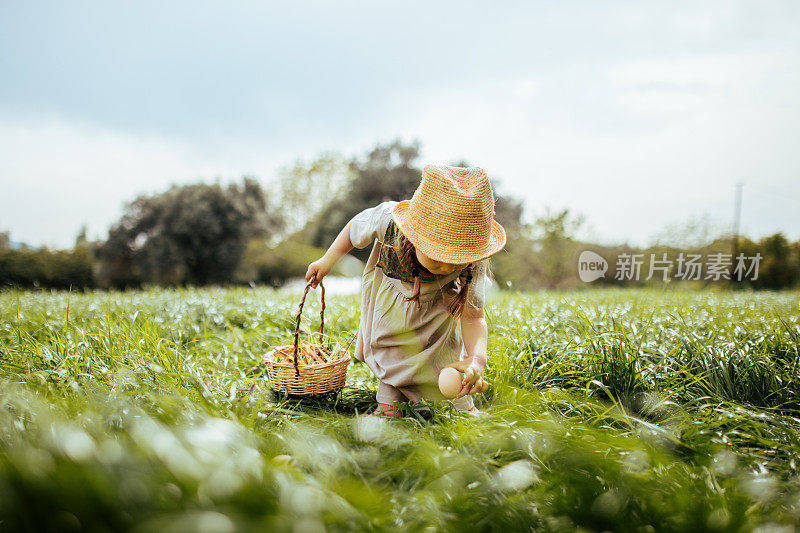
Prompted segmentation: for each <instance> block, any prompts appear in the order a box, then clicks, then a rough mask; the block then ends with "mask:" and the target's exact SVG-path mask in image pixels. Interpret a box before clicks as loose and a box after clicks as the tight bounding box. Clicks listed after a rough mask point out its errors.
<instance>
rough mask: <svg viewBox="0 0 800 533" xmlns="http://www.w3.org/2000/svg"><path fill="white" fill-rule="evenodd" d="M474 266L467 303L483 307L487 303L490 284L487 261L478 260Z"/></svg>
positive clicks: (479, 307)
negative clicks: (487, 290)
mask: <svg viewBox="0 0 800 533" xmlns="http://www.w3.org/2000/svg"><path fill="white" fill-rule="evenodd" d="M473 268H474V270H473V274H472V282H471V283H470V285H471V287H470V290H469V292H468V293H467V303H468V304H469V305H470V306H471V307H475V308H478V309H483V307H484V305H485V303H486V289H487V287H488V285H489V273H488V264H487V261H486V260H482V261H478V262H477V263H476V264H475V265H474V267H473Z"/></svg>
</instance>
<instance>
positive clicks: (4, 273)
mask: <svg viewBox="0 0 800 533" xmlns="http://www.w3.org/2000/svg"><path fill="white" fill-rule="evenodd" d="M93 268H94V258H93V254H92V250H91V247H90V245H88V244H82V245H77V246H75V247H74V248H72V249H70V250H49V249H47V248H43V249H39V250H34V249H32V248H26V247H23V248H17V249H12V248H3V247H0V287H3V286H16V287H41V288H52V289H69V288H70V287H72V288H75V289H78V288H92V287H93V286H94V276H93Z"/></svg>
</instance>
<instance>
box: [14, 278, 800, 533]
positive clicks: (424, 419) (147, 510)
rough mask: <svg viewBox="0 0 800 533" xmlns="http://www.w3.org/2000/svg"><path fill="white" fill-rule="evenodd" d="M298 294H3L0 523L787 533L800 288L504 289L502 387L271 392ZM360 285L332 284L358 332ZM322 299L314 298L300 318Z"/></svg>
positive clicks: (358, 370) (351, 373) (495, 312)
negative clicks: (382, 396) (461, 399)
mask: <svg viewBox="0 0 800 533" xmlns="http://www.w3.org/2000/svg"><path fill="white" fill-rule="evenodd" d="M298 302H299V294H298V293H297V292H296V291H287V290H283V291H273V290H270V289H245V288H235V289H181V290H158V289H153V290H148V291H142V292H127V293H126V292H96V293H91V292H90V293H69V292H44V291H40V292H17V291H5V292H0V531H18V530H22V531H25V530H27V531H78V530H85V531H142V532H144V531H167V532H169V531H214V532H217V531H219V532H224V531H297V532H317V531H320V532H321V531H354V530H358V531H385V530H392V531H530V530H533V531H575V530H579V531H605V530H614V531H636V532H647V531H737V532H739V531H759V532H768V531H769V532H778V531H794V530H795V528H796V527H797V525H798V524H800V465H799V464H798V461H799V460H800V459H798V458H800V419H799V418H798V417H799V416H800V354H799V353H798V350H799V348H798V347H799V346H800V323H799V322H798V321H800V304H799V302H800V293H798V292H777V293H769V292H760V293H752V292H741V293H737V292H689V291H682V290H678V289H674V288H672V287H667V289H666V290H655V289H642V290H639V289H636V290H633V289H632V290H587V291H574V292H537V293H513V292H503V293H499V294H496V295H494V296H493V297H492V298H490V300H489V301H488V304H487V309H486V313H487V320H488V323H489V330H490V339H489V366H488V368H487V373H486V378H487V380H488V381H489V382H490V383H491V387H490V389H489V391H488V392H486V393H484V394H480V395H476V397H475V401H476V404H477V405H478V406H479V407H480V408H481V409H483V410H484V411H486V412H487V413H488V414H487V415H486V416H483V417H477V418H476V417H471V416H467V415H463V414H461V413H458V412H457V411H455V410H454V409H453V408H452V407H451V406H450V404H448V403H446V402H442V403H435V402H430V405H429V406H430V407H431V411H430V412H429V413H424V414H420V413H417V412H414V411H411V410H406V411H405V414H406V416H404V417H403V418H401V419H396V420H386V419H379V418H376V417H370V416H365V414H367V413H370V412H371V411H372V410H373V409H374V407H375V405H376V404H375V399H374V395H375V388H376V381H375V378H374V377H373V376H372V374H371V373H370V372H369V370H368V369H367V368H366V366H365V365H363V364H361V363H359V362H357V361H354V362H353V364H351V365H350V367H349V370H348V378H347V384H346V386H345V388H344V390H343V391H341V393H340V394H330V395H326V396H323V397H320V398H310V399H298V398H293V397H285V396H284V395H280V394H275V393H273V392H272V391H270V390H269V388H268V387H267V383H266V380H265V377H264V375H263V367H261V366H259V361H260V360H261V358H262V357H263V355H264V353H265V352H266V351H267V350H268V349H269V347H270V346H274V345H281V344H287V343H288V342H289V339H290V336H291V333H292V332H293V331H294V323H293V319H294V314H295V312H296V309H297V304H298ZM357 303H358V296H357V295H349V296H343V295H342V296H335V295H331V296H329V297H328V298H327V311H326V328H327V329H326V331H327V332H328V333H330V334H331V335H333V336H334V337H338V338H342V339H347V338H349V336H350V335H351V334H352V333H353V332H355V330H356V328H357V325H358V305H357ZM318 312H319V302H318V299H317V298H316V297H315V295H313V294H312V295H311V296H310V297H309V299H308V301H307V303H306V313H305V314H306V315H307V316H308V317H309V319H311V324H312V325H313V324H314V323H315V322H314V321H313V319H314V318H315V317H316V315H317V314H318Z"/></svg>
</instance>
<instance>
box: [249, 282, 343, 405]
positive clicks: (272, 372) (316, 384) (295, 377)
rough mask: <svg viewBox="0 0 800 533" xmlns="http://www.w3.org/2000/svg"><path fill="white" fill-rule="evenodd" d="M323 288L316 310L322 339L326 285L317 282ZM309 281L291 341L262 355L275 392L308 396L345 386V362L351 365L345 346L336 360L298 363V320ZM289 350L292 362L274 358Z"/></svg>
mask: <svg viewBox="0 0 800 533" xmlns="http://www.w3.org/2000/svg"><path fill="white" fill-rule="evenodd" d="M319 286H320V288H321V289H322V311H320V313H319V334H320V340H322V335H323V330H324V328H325V287H324V286H323V285H322V282H320V283H319ZM310 288H311V282H309V283H308V284H307V285H306V290H305V291H304V292H303V299H302V300H301V301H300V309H299V310H298V311H297V319H296V321H295V322H296V324H295V328H294V343H293V344H289V345H286V346H278V347H277V348H274V349H273V350H271V351H270V352H269V353H267V355H266V356H265V357H264V364H265V365H266V367H267V373H268V375H269V382H270V387H271V388H272V389H273V390H275V391H278V392H285V393H287V394H294V395H299V396H311V395H315V394H325V393H328V392H333V391H339V390H341V389H342V388H343V387H344V382H345V379H346V378H347V365H349V364H350V354H349V352H348V351H347V350H346V349H345V350H342V351H341V352H340V354H344V355H343V356H341V357H339V358H338V359H334V360H332V361H329V362H327V363H314V364H308V365H299V364H298V362H297V360H298V357H297V350H298V340H299V337H300V319H301V318H302V316H303V304H304V303H305V301H306V296H307V295H308V290H309V289H310ZM287 350H288V351H292V353H293V357H294V361H293V362H291V363H287V362H282V361H275V360H274V359H275V357H274V356H275V354H276V352H278V351H287Z"/></svg>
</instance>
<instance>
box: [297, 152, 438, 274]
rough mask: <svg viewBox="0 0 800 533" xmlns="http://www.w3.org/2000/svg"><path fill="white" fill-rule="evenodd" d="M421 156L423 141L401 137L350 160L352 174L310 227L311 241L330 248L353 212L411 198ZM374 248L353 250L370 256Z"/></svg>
mask: <svg viewBox="0 0 800 533" xmlns="http://www.w3.org/2000/svg"><path fill="white" fill-rule="evenodd" d="M418 157H419V142H417V141H414V142H412V143H411V144H409V145H404V144H402V143H401V142H400V141H399V140H397V141H394V142H393V143H391V144H387V145H378V146H376V147H375V148H374V149H373V150H372V151H371V152H370V153H369V154H368V155H367V158H366V159H365V160H364V161H358V160H353V161H351V163H350V168H351V171H352V174H351V177H350V179H349V181H348V182H347V183H345V186H344V187H343V188H342V192H341V193H340V194H339V195H338V196H336V197H334V198H332V199H331V200H330V201H329V202H328V204H327V205H326V206H325V207H324V208H323V209H322V210H321V211H320V213H319V215H318V216H317V217H316V218H315V219H314V220H313V221H312V222H311V223H310V224H309V227H308V228H307V229H306V231H307V235H308V240H309V241H310V244H312V245H314V246H319V247H322V248H327V247H328V246H330V244H331V242H333V240H334V239H335V238H336V235H338V233H339V231H341V229H342V228H343V227H344V226H345V225H346V224H347V222H348V221H350V219H351V218H353V216H355V215H356V214H358V213H359V212H360V211H363V210H364V209H366V208H368V207H373V206H375V205H377V204H379V203H381V202H385V201H387V200H397V201H399V200H405V199H408V198H411V195H413V194H414V191H415V190H416V188H417V186H418V185H419V182H420V176H421V174H422V170H421V169H420V168H417V167H415V166H414V165H413V163H414V161H415V160H416V159H417V158H418ZM369 252H370V250H369V249H368V248H367V249H364V250H358V249H355V250H353V255H355V256H356V257H358V258H359V259H362V260H366V259H367V257H368V255H369Z"/></svg>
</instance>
